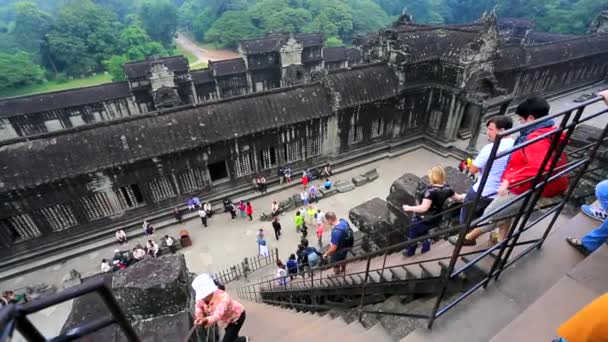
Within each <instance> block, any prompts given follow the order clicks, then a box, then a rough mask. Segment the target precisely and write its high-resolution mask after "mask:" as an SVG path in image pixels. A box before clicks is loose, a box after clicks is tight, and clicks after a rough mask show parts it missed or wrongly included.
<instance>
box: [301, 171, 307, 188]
mask: <svg viewBox="0 0 608 342" xmlns="http://www.w3.org/2000/svg"><path fill="white" fill-rule="evenodd" d="M308 180H309V179H308V174H307V173H306V170H304V172H302V186H304V188H306V187H307V186H308Z"/></svg>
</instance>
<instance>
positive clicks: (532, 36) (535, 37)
mask: <svg viewBox="0 0 608 342" xmlns="http://www.w3.org/2000/svg"><path fill="white" fill-rule="evenodd" d="M572 38H577V36H576V35H573V34H560V33H551V32H530V33H528V34H527V35H526V40H525V44H526V45H536V44H543V43H551V42H559V41H562V40H568V39H572Z"/></svg>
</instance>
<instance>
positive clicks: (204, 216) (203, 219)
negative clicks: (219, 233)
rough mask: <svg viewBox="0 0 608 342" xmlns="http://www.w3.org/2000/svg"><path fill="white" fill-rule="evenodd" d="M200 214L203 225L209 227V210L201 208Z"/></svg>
mask: <svg viewBox="0 0 608 342" xmlns="http://www.w3.org/2000/svg"><path fill="white" fill-rule="evenodd" d="M198 216H199V217H200V218H201V223H202V224H203V226H204V227H207V212H206V211H205V209H203V208H200V209H199V210H198Z"/></svg>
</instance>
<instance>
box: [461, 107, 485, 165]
mask: <svg viewBox="0 0 608 342" xmlns="http://www.w3.org/2000/svg"><path fill="white" fill-rule="evenodd" d="M486 110H487V109H486V108H483V107H482V106H481V105H479V104H477V103H469V104H468V105H467V108H466V111H467V114H466V115H469V117H470V118H471V126H470V129H471V139H470V140H469V146H467V148H466V151H467V152H470V153H477V140H478V139H479V133H481V118H482V117H483V116H484V114H485V112H486Z"/></svg>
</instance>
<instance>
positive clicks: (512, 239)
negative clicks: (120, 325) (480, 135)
mask: <svg viewBox="0 0 608 342" xmlns="http://www.w3.org/2000/svg"><path fill="white" fill-rule="evenodd" d="M600 100H601V99H600V98H599V97H598V98H594V99H591V100H588V101H586V102H584V103H581V104H578V105H576V106H574V107H572V108H570V109H568V110H565V111H561V112H559V113H556V114H552V115H549V116H547V117H545V118H542V119H540V120H538V121H536V122H534V123H528V124H526V125H523V126H520V127H517V128H513V129H511V130H509V131H506V132H503V133H501V134H499V135H498V137H497V141H496V142H495V144H494V146H493V149H492V151H491V153H490V157H489V160H488V163H487V165H486V167H485V169H491V167H492V165H493V163H494V161H495V160H497V159H499V158H501V157H504V156H505V155H507V154H508V153H512V152H514V151H517V150H521V149H523V148H525V147H526V146H529V145H530V144H532V143H534V142H538V141H540V140H542V139H549V140H550V146H549V150H548V151H547V154H546V155H545V156H544V158H543V160H542V162H541V166H540V168H539V170H538V172H537V174H536V175H534V176H533V177H530V178H529V179H526V180H523V181H521V182H518V183H517V184H512V185H510V188H513V187H516V186H520V185H523V184H525V183H528V182H529V183H531V186H530V188H529V189H528V190H526V191H524V192H523V193H521V194H519V195H518V196H515V198H513V199H511V200H510V201H509V202H508V203H506V204H505V205H504V206H502V207H501V208H497V209H496V210H494V211H493V212H491V213H486V214H485V215H483V216H482V217H480V218H477V219H473V216H472V215H473V214H472V211H469V214H468V217H467V218H466V221H465V223H464V224H462V225H460V224H459V225H456V226H453V227H450V228H448V229H446V230H443V231H441V232H438V233H433V234H428V235H427V236H424V237H420V238H417V239H414V240H410V241H405V242H402V243H398V244H395V245H392V246H388V247H385V248H382V249H380V250H377V251H373V252H369V253H366V254H363V255H360V256H357V257H355V258H351V259H348V260H344V261H341V262H337V263H333V264H329V265H326V266H323V267H319V268H318V269H316V270H312V272H318V279H316V280H315V275H314V273H311V271H305V272H298V274H299V275H303V274H305V273H311V277H310V279H309V280H305V279H303V280H301V281H299V282H296V283H292V285H291V286H289V288H294V290H297V291H306V290H311V291H312V290H314V285H315V284H316V283H321V281H322V279H323V271H324V270H327V269H329V268H331V267H335V266H339V265H343V264H348V263H352V262H357V261H361V260H364V259H367V265H366V269H365V271H359V272H354V273H350V274H345V275H340V276H339V277H338V278H346V277H350V276H353V275H362V274H365V280H364V281H363V282H362V284H360V286H361V302H360V304H359V310H360V318H361V316H362V314H363V313H372V314H379V315H395V316H407V317H414V318H427V319H429V322H428V327H429V328H431V327H432V325H433V322H434V320H435V319H437V318H438V317H440V316H441V315H443V314H444V313H445V312H447V311H448V310H450V309H451V308H453V307H454V306H455V305H457V304H458V303H460V302H461V301H462V300H464V299H465V298H467V297H468V296H469V295H471V294H472V293H474V292H475V291H476V290H477V289H479V288H481V287H486V286H487V285H488V284H489V283H490V281H491V280H492V279H497V278H498V277H499V276H500V274H501V273H502V272H503V271H504V269H506V268H508V267H509V266H511V265H513V263H514V262H516V261H517V260H519V259H520V258H522V257H524V256H525V255H527V254H528V253H529V252H531V251H532V250H534V249H535V248H541V246H542V244H543V242H544V241H545V240H546V238H547V236H548V234H549V232H550V231H551V229H552V227H553V226H554V224H555V222H556V220H557V217H558V216H559V215H560V213H561V211H562V210H563V208H564V207H565V206H566V202H567V201H568V200H569V199H570V198H571V196H572V194H573V191H574V189H575V188H576V186H577V185H578V183H579V182H580V180H581V177H582V176H583V174H586V173H588V172H593V171H594V169H590V168H589V166H590V164H591V163H592V162H593V161H595V160H596V159H595V158H596V155H597V151H598V149H599V146H600V145H601V144H602V143H604V142H605V141H607V140H608V125H607V126H606V127H605V128H604V130H603V131H602V134H601V136H600V137H599V138H598V140H597V141H595V142H592V143H589V144H586V145H584V146H582V147H579V148H576V149H574V150H570V151H568V152H567V153H566V152H565V150H566V147H567V146H568V144H569V139H570V137H571V136H572V134H573V132H574V130H575V129H576V128H577V127H578V126H579V125H580V124H581V123H584V122H587V121H589V120H591V119H593V118H595V117H598V116H600V115H604V114H606V113H608V109H604V110H600V111H598V112H595V113H593V114H591V115H587V116H585V117H583V115H582V114H583V112H584V110H585V109H586V107H587V106H588V105H590V104H592V103H596V102H598V101H600ZM559 117H561V118H562V121H561V122H560V124H559V125H558V127H557V128H556V129H554V130H551V131H549V132H547V133H545V134H543V135H541V136H539V137H537V138H535V139H531V140H528V141H526V142H524V143H522V144H519V145H516V146H514V147H513V148H511V149H510V150H509V152H508V153H505V152H501V153H498V146H499V144H500V140H501V139H502V138H503V137H505V136H508V135H511V134H513V133H517V132H520V131H521V130H522V129H525V128H527V127H530V126H532V125H535V124H537V123H538V122H542V121H546V120H550V119H555V118H559ZM563 136H565V138H566V139H565V140H564V141H565V143H562V141H561V139H562V137H563ZM581 151H586V152H585V153H584V154H583V156H582V157H581V156H577V157H575V158H574V159H575V160H571V161H569V162H567V163H565V164H564V165H561V166H559V167H558V166H557V163H558V159H559V158H560V156H561V155H562V154H565V155H567V156H569V157H573V156H574V155H577V154H579V153H580V152H581ZM596 169H597V168H596ZM545 170H546V171H545ZM566 175H572V176H571V177H570V176H569V178H571V179H570V185H569V189H568V190H567V191H566V193H565V194H563V196H560V197H558V198H559V201H556V202H554V203H551V204H549V205H542V206H539V200H540V198H541V193H542V192H543V190H544V188H545V186H546V185H547V184H548V183H550V182H551V181H554V180H556V179H558V178H559V177H563V176H566ZM487 178H488V174H487V173H484V174H483V175H482V176H481V179H480V180H479V188H480V189H484V187H485V185H486V183H487ZM482 192H483V191H482V190H478V192H477V195H476V198H475V199H474V200H473V201H471V202H467V203H463V204H462V205H460V206H458V208H450V209H449V210H447V211H444V212H442V213H440V214H439V215H442V216H443V215H445V214H446V213H447V212H449V211H451V210H456V209H460V208H461V207H462V206H464V205H470V206H472V207H477V205H478V203H479V201H480V199H481V193H482ZM517 201H522V206H521V208H520V209H519V210H518V211H517V213H515V214H512V215H509V216H505V217H502V218H501V220H502V219H511V218H513V219H514V220H513V223H512V225H511V229H510V231H509V233H508V235H507V237H506V238H505V239H504V240H503V241H501V242H499V243H497V244H496V245H494V246H492V247H490V248H487V249H485V250H480V251H475V252H471V253H461V250H462V247H463V241H464V237H465V235H466V233H467V231H468V230H469V229H471V228H474V227H478V226H481V225H484V224H483V222H484V221H487V220H488V219H489V218H490V217H491V216H493V215H495V214H496V213H498V212H500V211H502V210H504V209H505V208H506V207H508V206H511V205H513V204H514V203H515V202H517ZM546 208H550V209H549V210H548V211H546V212H544V213H543V214H541V215H540V216H539V217H537V218H535V219H532V220H531V215H532V213H533V212H536V211H538V210H543V209H546ZM551 215H553V217H552V219H551V221H550V223H549V225H548V227H547V228H546V229H545V232H544V234H543V237H542V238H537V239H532V240H528V241H523V242H519V239H520V237H521V236H522V235H523V234H524V233H525V232H526V231H527V230H529V229H530V228H531V227H533V226H534V225H536V224H538V223H539V222H541V221H543V220H545V219H547V218H549V217H550V216H551ZM486 224H488V223H486ZM450 233H458V241H457V243H456V246H455V248H454V250H453V252H452V255H451V256H448V257H445V258H440V259H442V260H447V259H449V260H450V264H449V265H448V267H447V269H446V270H445V272H444V273H443V275H442V276H441V281H442V283H441V286H440V289H439V291H438V292H437V293H436V294H435V295H436V297H437V298H436V302H435V305H434V307H433V309H432V312H431V313H429V315H428V316H427V315H413V314H403V313H390V312H372V311H370V310H363V297H364V295H365V291H366V287H367V286H368V279H369V274H370V272H384V271H385V270H387V269H391V268H393V267H403V266H405V265H413V264H420V265H422V264H424V263H427V262H432V261H437V260H436V259H429V260H421V261H416V262H412V263H407V264H401V265H393V266H389V267H386V257H387V255H388V254H389V253H391V252H394V251H396V250H398V249H402V248H405V247H407V246H410V245H412V244H414V243H418V242H420V241H422V240H426V239H428V238H433V237H438V236H441V235H446V234H450ZM516 246H527V247H526V248H525V249H524V250H523V251H522V252H521V253H519V254H517V255H515V256H514V257H513V258H511V255H512V254H513V251H514V248H515V247H516ZM494 252H496V254H494ZM471 254H477V256H476V257H475V258H473V260H471V261H468V262H466V263H465V265H464V266H461V267H459V268H458V269H455V266H456V262H457V260H458V259H459V258H460V257H462V256H466V255H471ZM490 254H492V255H493V257H494V259H495V260H494V263H493V264H492V268H491V269H490V271H489V272H488V273H487V275H486V276H485V277H483V278H482V279H481V280H480V281H478V282H477V283H475V284H473V285H472V286H471V287H470V288H469V289H468V290H467V291H465V292H464V293H462V294H461V295H459V296H457V297H456V298H455V299H452V300H450V301H449V302H448V303H447V304H445V305H443V304H444V303H443V302H442V301H443V299H444V297H445V294H446V291H447V286H448V283H449V282H450V281H451V280H453V279H454V278H455V277H457V276H459V275H460V274H461V273H462V272H465V271H466V270H467V269H468V268H470V267H473V266H474V265H476V264H477V263H478V262H479V261H480V260H481V259H483V258H485V257H486V256H488V255H490ZM381 255H384V261H383V264H382V267H381V268H371V267H370V263H371V259H372V258H375V257H378V256H381ZM319 271H320V272H319ZM380 274H381V275H383V274H384V273H380ZM276 280H277V278H272V279H270V280H269V279H266V280H264V281H262V282H260V283H256V284H253V285H249V286H247V287H242V288H239V289H238V291H239V293H240V294H241V295H244V296H249V297H251V296H252V295H253V296H254V297H255V299H257V298H258V295H259V292H260V291H262V290H264V288H266V286H264V285H269V286H268V288H270V289H275V290H277V291H279V290H280V289H287V288H288V286H285V285H284V286H278V285H277V286H275V285H276ZM307 284H310V285H311V286H310V287H306V285H307ZM294 285H296V286H300V285H301V286H305V287H302V288H299V287H293V286H294ZM263 301H264V302H267V303H271V304H280V305H291V306H298V307H303V306H302V304H300V303H293V302H291V301H273V300H267V299H264V300H263ZM306 307H308V308H313V309H314V308H317V309H319V308H320V306H319V305H316V304H306ZM320 309H322V308H320ZM415 316H417V317H415Z"/></svg>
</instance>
